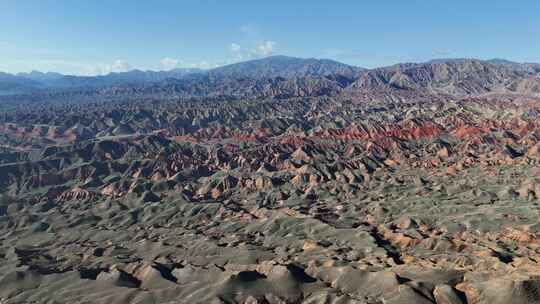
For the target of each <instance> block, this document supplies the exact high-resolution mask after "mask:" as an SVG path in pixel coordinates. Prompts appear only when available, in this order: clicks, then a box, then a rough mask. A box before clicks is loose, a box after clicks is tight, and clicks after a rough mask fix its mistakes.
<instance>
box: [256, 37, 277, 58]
mask: <svg viewBox="0 0 540 304" xmlns="http://www.w3.org/2000/svg"><path fill="white" fill-rule="evenodd" d="M275 45H276V43H275V42H274V41H270V40H267V41H262V42H259V44H258V45H257V48H256V53H257V54H258V55H261V56H269V55H272V53H273V52H274V46H275Z"/></svg>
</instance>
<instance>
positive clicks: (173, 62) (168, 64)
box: [159, 57, 180, 71]
mask: <svg viewBox="0 0 540 304" xmlns="http://www.w3.org/2000/svg"><path fill="white" fill-rule="evenodd" d="M159 63H160V64H161V67H162V68H163V69H164V70H167V71H168V70H172V69H174V68H177V67H178V64H179V63H180V60H178V59H174V58H169V57H165V58H163V59H161V60H160V61H159Z"/></svg>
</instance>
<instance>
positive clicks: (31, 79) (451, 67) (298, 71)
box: [0, 56, 540, 99]
mask: <svg viewBox="0 0 540 304" xmlns="http://www.w3.org/2000/svg"><path fill="white" fill-rule="evenodd" d="M539 74H540V64H535V63H516V62H511V61H507V60H503V59H492V60H475V59H436V60H432V61H429V62H426V63H405V64H397V65H393V66H389V67H383V68H376V69H370V70H369V69H364V68H360V67H354V66H350V65H346V64H343V63H340V62H337V61H333V60H328V59H303V58H294V57H287V56H271V57H267V58H263V59H257V60H251V61H246V62H240V63H235V64H231V65H227V66H223V67H219V68H215V69H211V70H201V69H174V70H171V71H140V70H133V71H129V72H124V73H110V74H108V75H104V76H71V75H62V74H59V73H41V72H37V71H34V72H31V73H19V74H16V75H12V74H7V73H0V95H8V94H19V95H20V94H25V95H36V94H37V95H39V94H44V92H45V94H55V92H62V96H65V95H66V92H70V91H72V92H76V93H75V94H79V95H81V94H83V95H85V96H88V95H126V96H130V95H137V96H140V95H144V96H146V95H148V96H157V95H159V96H237V97H254V98H256V97H292V96H313V95H317V96H320V95H332V94H337V93H346V94H363V95H366V96H368V97H369V98H375V99H377V98H380V97H381V96H385V98H388V96H390V99H392V98H395V97H396V96H397V98H398V99H399V98H400V97H399V96H401V95H407V96H408V95H411V94H412V95H426V96H431V95H440V94H446V95H453V96H465V95H475V94H485V93H518V94H527V95H535V96H536V95H537V94H540V78H539V76H538V75H539ZM81 92H84V93H81ZM68 95H69V94H68Z"/></svg>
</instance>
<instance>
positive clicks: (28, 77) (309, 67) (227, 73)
mask: <svg viewBox="0 0 540 304" xmlns="http://www.w3.org/2000/svg"><path fill="white" fill-rule="evenodd" d="M364 70H365V69H362V68H358V67H353V66H349V65H346V64H343V63H340V62H337V61H333V60H328V59H302V58H294V57H287V56H271V57H267V58H264V59H257V60H252V61H246V62H241V63H235V64H231V65H227V66H223V67H219V68H215V69H211V70H202V69H173V70H170V71H141V70H132V71H129V72H123V73H110V74H107V75H103V76H73V75H63V74H60V73H52V72H49V73H42V72H38V71H32V72H30V73H18V74H16V75H13V74H7V73H2V74H0V91H3V92H4V93H7V92H12V93H13V92H18V93H24V92H27V91H29V90H39V89H50V88H54V89H66V88H84V87H107V86H115V85H125V84H132V85H135V84H145V83H146V84H147V83H157V82H161V81H164V80H166V79H183V78H185V77H186V76H193V75H207V76H209V77H212V78H221V77H227V78H253V79H263V78H276V77H282V78H287V79H290V78H296V77H307V76H324V75H331V74H339V75H348V76H351V77H352V76H356V75H358V74H359V73H360V72H362V71H364Z"/></svg>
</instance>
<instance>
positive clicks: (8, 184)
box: [0, 59, 540, 304]
mask: <svg viewBox="0 0 540 304" xmlns="http://www.w3.org/2000/svg"><path fill="white" fill-rule="evenodd" d="M280 60H281V59H280ZM237 69H238V67H234V70H235V71H236V70H237ZM310 69H311V68H310ZM310 69H307V70H302V71H297V72H285V71H284V72H283V73H284V74H282V75H272V76H274V77H262V78H261V77H253V78H250V77H232V76H231V77H221V76H216V75H209V74H196V75H189V76H186V77H183V78H181V79H167V80H164V81H159V82H152V83H144V84H136V85H128V84H123V85H115V86H106V87H99V88H96V87H94V88H86V89H71V90H48V91H46V92H44V91H39V92H36V93H33V94H26V95H16V96H9V97H5V96H4V97H3V98H2V102H1V103H0V302H2V303H3V302H6V303H43V302H47V303H56V302H58V303H66V302H68V303H175V302H178V301H179V300H178V299H182V301H183V302H185V303H369V304H379V303H398V304H400V303H403V304H405V303H435V304H442V303H445V304H446V303H489V304H503V303H531V302H532V303H534V302H535V301H536V300H537V299H538V292H537V291H538V290H539V289H540V281H539V280H538V269H539V267H540V253H539V251H538V249H539V241H538V239H539V237H540V229H539V227H540V226H539V222H538V217H539V213H540V208H539V207H538V206H539V205H538V203H539V200H540V170H539V169H538V168H539V165H540V123H539V121H540V120H539V119H540V98H539V96H538V93H539V90H538V76H537V74H536V72H535V70H534V69H532V68H529V67H523V68H522V67H518V66H514V65H513V64H510V65H509V64H507V63H500V62H484V61H478V60H449V61H435V62H430V63H424V64H401V65H396V66H392V67H387V68H381V69H374V70H369V71H364V72H361V73H360V74H359V75H357V76H350V75H343V74H340V73H338V72H337V71H336V73H334V72H332V73H329V74H326V75H318V76H314V75H310V74H309V73H311V72H309V73H308V72H306V71H309V70H310ZM323 74H324V73H323ZM287 75H289V76H287Z"/></svg>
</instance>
